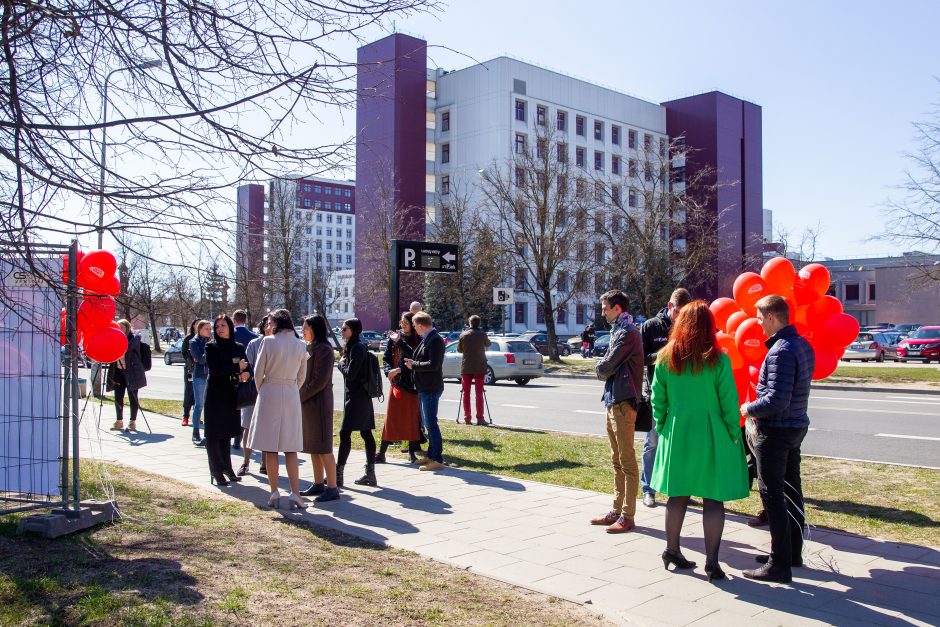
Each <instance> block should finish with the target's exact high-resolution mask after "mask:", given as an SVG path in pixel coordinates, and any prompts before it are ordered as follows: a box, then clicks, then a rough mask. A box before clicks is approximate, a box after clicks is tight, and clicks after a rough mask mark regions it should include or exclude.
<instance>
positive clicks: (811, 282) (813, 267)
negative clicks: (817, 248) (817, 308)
mask: <svg viewBox="0 0 940 627" xmlns="http://www.w3.org/2000/svg"><path fill="white" fill-rule="evenodd" d="M829 281H830V276H829V270H828V268H826V266H824V265H822V264H819V263H811V264H809V265H808V266H806V267H805V268H803V269H801V270H800V271H799V272H798V273H797V275H796V280H795V281H794V282H793V295H794V296H795V297H796V304H797V305H809V304H810V303H812V302H815V301H816V300H819V298H820V297H821V296H823V295H824V294H825V293H826V292H827V291H829Z"/></svg>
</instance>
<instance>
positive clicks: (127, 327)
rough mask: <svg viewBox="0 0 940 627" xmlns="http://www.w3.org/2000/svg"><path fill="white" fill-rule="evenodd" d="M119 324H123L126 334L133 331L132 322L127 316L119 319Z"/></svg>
mask: <svg viewBox="0 0 940 627" xmlns="http://www.w3.org/2000/svg"><path fill="white" fill-rule="evenodd" d="M118 324H119V325H121V328H122V329H124V335H130V332H131V322H130V320H127V319H126V318H121V319H120V320H118Z"/></svg>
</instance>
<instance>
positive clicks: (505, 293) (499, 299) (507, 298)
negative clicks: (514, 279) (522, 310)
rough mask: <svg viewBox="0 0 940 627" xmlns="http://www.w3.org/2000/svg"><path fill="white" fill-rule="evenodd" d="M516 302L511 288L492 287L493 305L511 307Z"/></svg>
mask: <svg viewBox="0 0 940 627" xmlns="http://www.w3.org/2000/svg"><path fill="white" fill-rule="evenodd" d="M515 302H516V295H515V291H514V290H513V289H512V288H511V287H494V288H493V304H494V305H512V304H513V303H515Z"/></svg>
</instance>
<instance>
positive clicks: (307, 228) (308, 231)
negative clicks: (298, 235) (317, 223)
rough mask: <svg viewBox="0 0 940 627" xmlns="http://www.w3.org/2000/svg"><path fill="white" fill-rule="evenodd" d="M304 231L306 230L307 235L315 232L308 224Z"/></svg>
mask: <svg viewBox="0 0 940 627" xmlns="http://www.w3.org/2000/svg"><path fill="white" fill-rule="evenodd" d="M304 232H305V233H306V234H307V235H311V234H313V229H311V228H310V227H309V226H308V227H306V228H305V229H304Z"/></svg>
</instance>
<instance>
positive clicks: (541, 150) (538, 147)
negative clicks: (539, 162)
mask: <svg viewBox="0 0 940 627" xmlns="http://www.w3.org/2000/svg"><path fill="white" fill-rule="evenodd" d="M547 143H548V140H547V139H545V138H544V137H539V138H538V139H536V140H535V157H536V158H537V159H544V158H545V153H546V152H548V151H547V150H546V145H547Z"/></svg>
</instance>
